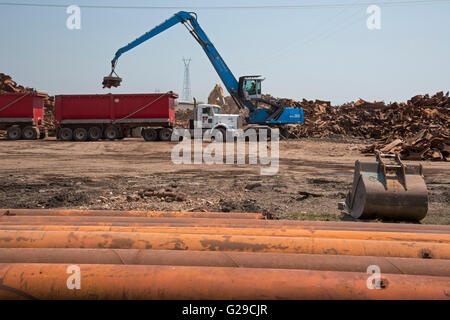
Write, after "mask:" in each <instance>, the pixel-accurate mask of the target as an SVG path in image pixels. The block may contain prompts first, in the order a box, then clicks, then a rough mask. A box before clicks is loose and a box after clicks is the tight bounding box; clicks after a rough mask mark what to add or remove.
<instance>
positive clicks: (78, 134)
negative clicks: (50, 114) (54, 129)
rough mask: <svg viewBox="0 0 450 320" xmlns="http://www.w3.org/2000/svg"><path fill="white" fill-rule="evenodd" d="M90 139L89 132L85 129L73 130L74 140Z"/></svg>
mask: <svg viewBox="0 0 450 320" xmlns="http://www.w3.org/2000/svg"><path fill="white" fill-rule="evenodd" d="M87 139H88V132H87V130H86V129H85V128H76V129H75V130H73V140H75V141H86V140H87Z"/></svg>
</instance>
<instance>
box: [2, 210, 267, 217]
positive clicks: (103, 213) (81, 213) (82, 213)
mask: <svg viewBox="0 0 450 320" xmlns="http://www.w3.org/2000/svg"><path fill="white" fill-rule="evenodd" d="M1 215H11V216H71V217H86V216H89V217H95V216H98V217H153V218H155V217H175V218H214V219H264V216H263V215H262V214H261V213H232V212H228V213H224V212H182V211H142V210H140V211H138V210H133V211H123V210H77V209H0V216H1Z"/></svg>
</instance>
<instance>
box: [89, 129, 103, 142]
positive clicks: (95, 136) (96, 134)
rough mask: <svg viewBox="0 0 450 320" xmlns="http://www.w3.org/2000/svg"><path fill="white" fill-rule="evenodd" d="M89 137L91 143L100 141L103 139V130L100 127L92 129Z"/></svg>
mask: <svg viewBox="0 0 450 320" xmlns="http://www.w3.org/2000/svg"><path fill="white" fill-rule="evenodd" d="M88 137H89V140H91V141H98V140H100V138H101V137H102V129H101V128H100V127H90V128H89V131H88Z"/></svg>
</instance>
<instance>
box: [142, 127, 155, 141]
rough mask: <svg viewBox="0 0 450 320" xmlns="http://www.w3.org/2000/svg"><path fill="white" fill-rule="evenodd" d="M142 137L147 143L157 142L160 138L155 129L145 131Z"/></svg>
mask: <svg viewBox="0 0 450 320" xmlns="http://www.w3.org/2000/svg"><path fill="white" fill-rule="evenodd" d="M142 136H143V137H144V139H145V141H155V140H156V139H157V138H158V133H157V132H156V130H155V129H143V130H142Z"/></svg>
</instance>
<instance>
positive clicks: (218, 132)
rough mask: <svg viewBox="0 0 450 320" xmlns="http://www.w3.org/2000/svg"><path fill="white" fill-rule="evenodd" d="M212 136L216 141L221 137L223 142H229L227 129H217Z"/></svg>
mask: <svg viewBox="0 0 450 320" xmlns="http://www.w3.org/2000/svg"><path fill="white" fill-rule="evenodd" d="M211 135H212V136H213V137H214V140H216V139H215V138H216V137H217V138H218V137H219V136H221V137H222V142H227V130H226V129H225V128H222V127H220V128H216V129H214V130H213V131H212V132H211Z"/></svg>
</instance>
